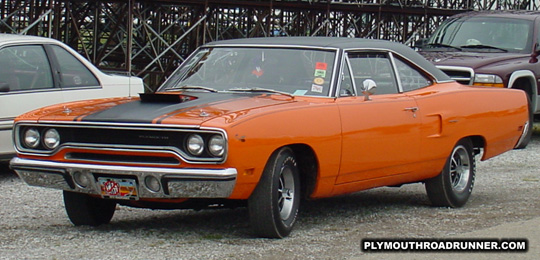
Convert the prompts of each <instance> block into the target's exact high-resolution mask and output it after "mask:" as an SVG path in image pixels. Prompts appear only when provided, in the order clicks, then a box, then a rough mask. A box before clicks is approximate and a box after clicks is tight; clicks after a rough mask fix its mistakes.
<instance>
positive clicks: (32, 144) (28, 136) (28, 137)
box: [24, 128, 40, 148]
mask: <svg viewBox="0 0 540 260" xmlns="http://www.w3.org/2000/svg"><path fill="white" fill-rule="evenodd" d="M39 139H40V135H39V131H38V130H37V129H35V128H30V129H28V130H26V132H25V133H24V145H25V146H26V147H28V148H36V147H38V145H39Z"/></svg>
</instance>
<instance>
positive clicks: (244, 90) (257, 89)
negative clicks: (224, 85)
mask: <svg viewBox="0 0 540 260" xmlns="http://www.w3.org/2000/svg"><path fill="white" fill-rule="evenodd" d="M229 91H238V92H270V93H276V94H281V95H285V96H289V97H294V95H292V94H291V93H287V92H283V91H279V90H274V89H269V88H231V89H229Z"/></svg>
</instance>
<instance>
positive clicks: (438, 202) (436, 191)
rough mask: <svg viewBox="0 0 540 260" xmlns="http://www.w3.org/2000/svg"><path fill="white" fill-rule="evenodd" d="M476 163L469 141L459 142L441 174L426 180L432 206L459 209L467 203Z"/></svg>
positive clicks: (472, 184)
mask: <svg viewBox="0 0 540 260" xmlns="http://www.w3.org/2000/svg"><path fill="white" fill-rule="evenodd" d="M475 172H476V163H475V161H474V155H473V146H472V143H471V141H470V140H468V139H464V140H461V141H459V142H458V143H457V144H456V146H455V147H454V149H453V150H452V153H451V154H450V156H449V157H448V159H447V161H446V164H445V166H444V168H443V170H442V172H441V173H440V174H439V175H437V176H436V177H434V178H431V179H428V180H426V182H425V183H426V191H427V194H428V197H429V199H430V200H431V203H432V204H433V205H434V206H442V207H453V208H455V207H461V206H463V205H465V203H467V200H468V199H469V196H470V195H471V193H472V189H473V186H474V177H475Z"/></svg>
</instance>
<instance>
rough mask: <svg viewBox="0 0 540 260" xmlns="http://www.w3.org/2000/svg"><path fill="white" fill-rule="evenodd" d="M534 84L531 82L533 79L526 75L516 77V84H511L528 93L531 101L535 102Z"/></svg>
mask: <svg viewBox="0 0 540 260" xmlns="http://www.w3.org/2000/svg"><path fill="white" fill-rule="evenodd" d="M532 87H533V84H532V83H531V79H529V78H526V77H521V78H519V79H516V81H515V82H514V84H513V85H512V86H510V88H514V89H521V90H523V91H525V93H527V97H528V98H529V102H534V98H533V96H534V91H533V88H532Z"/></svg>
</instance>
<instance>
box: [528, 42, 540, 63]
mask: <svg viewBox="0 0 540 260" xmlns="http://www.w3.org/2000/svg"><path fill="white" fill-rule="evenodd" d="M539 55H540V44H539V43H535V44H534V52H533V53H531V59H530V60H529V63H537V62H538V56H539Z"/></svg>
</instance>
